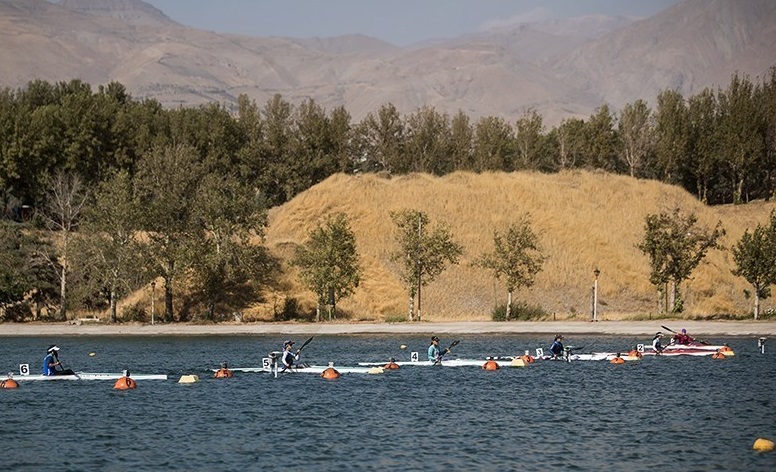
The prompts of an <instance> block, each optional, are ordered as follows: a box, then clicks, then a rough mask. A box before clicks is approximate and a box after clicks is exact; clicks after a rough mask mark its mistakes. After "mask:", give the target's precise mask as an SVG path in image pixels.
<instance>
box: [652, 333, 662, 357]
mask: <svg viewBox="0 0 776 472" xmlns="http://www.w3.org/2000/svg"><path fill="white" fill-rule="evenodd" d="M662 337H663V333H661V332H660V331H658V332H657V333H655V337H654V338H652V349H654V350H655V354H662V353H663V343H662V342H660V338H662Z"/></svg>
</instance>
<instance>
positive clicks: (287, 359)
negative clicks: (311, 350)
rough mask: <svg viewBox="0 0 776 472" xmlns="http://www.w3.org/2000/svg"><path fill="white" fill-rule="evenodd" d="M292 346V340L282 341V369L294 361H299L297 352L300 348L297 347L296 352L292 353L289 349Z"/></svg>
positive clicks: (287, 367) (291, 364) (288, 366)
mask: <svg viewBox="0 0 776 472" xmlns="http://www.w3.org/2000/svg"><path fill="white" fill-rule="evenodd" d="M293 347H294V341H286V342H284V343H283V357H282V358H281V361H282V362H283V371H285V370H286V369H289V368H290V367H291V366H293V365H294V362H298V361H299V352H300V351H301V349H297V350H296V354H294V352H292V351H291V350H292V349H293Z"/></svg>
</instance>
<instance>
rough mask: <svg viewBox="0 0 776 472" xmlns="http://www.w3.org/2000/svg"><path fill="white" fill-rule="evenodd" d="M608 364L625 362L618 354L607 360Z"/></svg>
mask: <svg viewBox="0 0 776 472" xmlns="http://www.w3.org/2000/svg"><path fill="white" fill-rule="evenodd" d="M609 363H610V364H625V359H623V358H622V357H620V356H617V357H615V358H614V359H612V360H610V361H609Z"/></svg>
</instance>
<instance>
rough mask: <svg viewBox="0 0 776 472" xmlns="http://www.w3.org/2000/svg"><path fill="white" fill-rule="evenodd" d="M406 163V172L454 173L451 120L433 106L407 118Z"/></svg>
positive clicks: (404, 169)
mask: <svg viewBox="0 0 776 472" xmlns="http://www.w3.org/2000/svg"><path fill="white" fill-rule="evenodd" d="M405 128H406V131H405V149H404V157H405V160H406V162H405V163H404V165H403V166H402V169H401V170H402V171H403V172H404V173H406V172H427V173H429V174H434V175H443V174H446V173H447V172H450V169H451V167H452V166H451V164H450V155H451V153H450V119H449V117H448V116H447V114H443V113H439V112H437V111H436V110H435V109H434V108H433V107H422V108H420V109H418V110H417V111H415V112H414V113H412V114H410V115H409V116H408V117H407V119H406V126H405Z"/></svg>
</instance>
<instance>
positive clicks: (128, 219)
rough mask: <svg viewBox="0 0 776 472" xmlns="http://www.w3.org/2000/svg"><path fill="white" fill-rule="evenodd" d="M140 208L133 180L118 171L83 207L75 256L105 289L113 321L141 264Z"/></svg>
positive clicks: (91, 279)
mask: <svg viewBox="0 0 776 472" xmlns="http://www.w3.org/2000/svg"><path fill="white" fill-rule="evenodd" d="M139 210H140V209H139V208H138V205H137V202H136V200H135V196H134V189H133V185H132V180H131V178H130V176H129V174H128V173H127V172H126V171H119V172H117V173H116V174H114V175H113V176H111V177H110V178H109V179H108V180H106V181H104V182H102V183H100V185H99V186H98V188H97V190H96V193H95V196H94V200H93V202H92V203H91V204H90V205H89V206H87V207H86V208H85V210H84V221H83V231H82V235H81V239H80V240H79V244H78V249H77V251H75V252H76V253H77V254H78V257H77V259H78V260H79V262H80V265H81V266H82V267H84V268H85V269H86V273H87V274H88V275H89V277H88V280H90V281H92V282H93V283H95V284H96V285H97V286H98V287H100V288H102V289H103V290H105V291H107V292H108V293H107V296H108V302H109V306H110V309H109V310H110V315H109V316H110V321H111V322H116V321H117V317H116V305H117V303H118V301H119V300H120V299H121V297H122V296H124V295H127V294H128V293H130V292H131V291H132V290H133V289H135V288H136V287H137V285H138V280H139V279H140V276H141V271H140V269H141V267H142V265H139V264H137V263H136V261H135V259H136V257H137V255H138V253H139V244H138V242H137V240H138V238H137V236H138V235H137V230H138V221H139V219H140V211H139Z"/></svg>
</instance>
